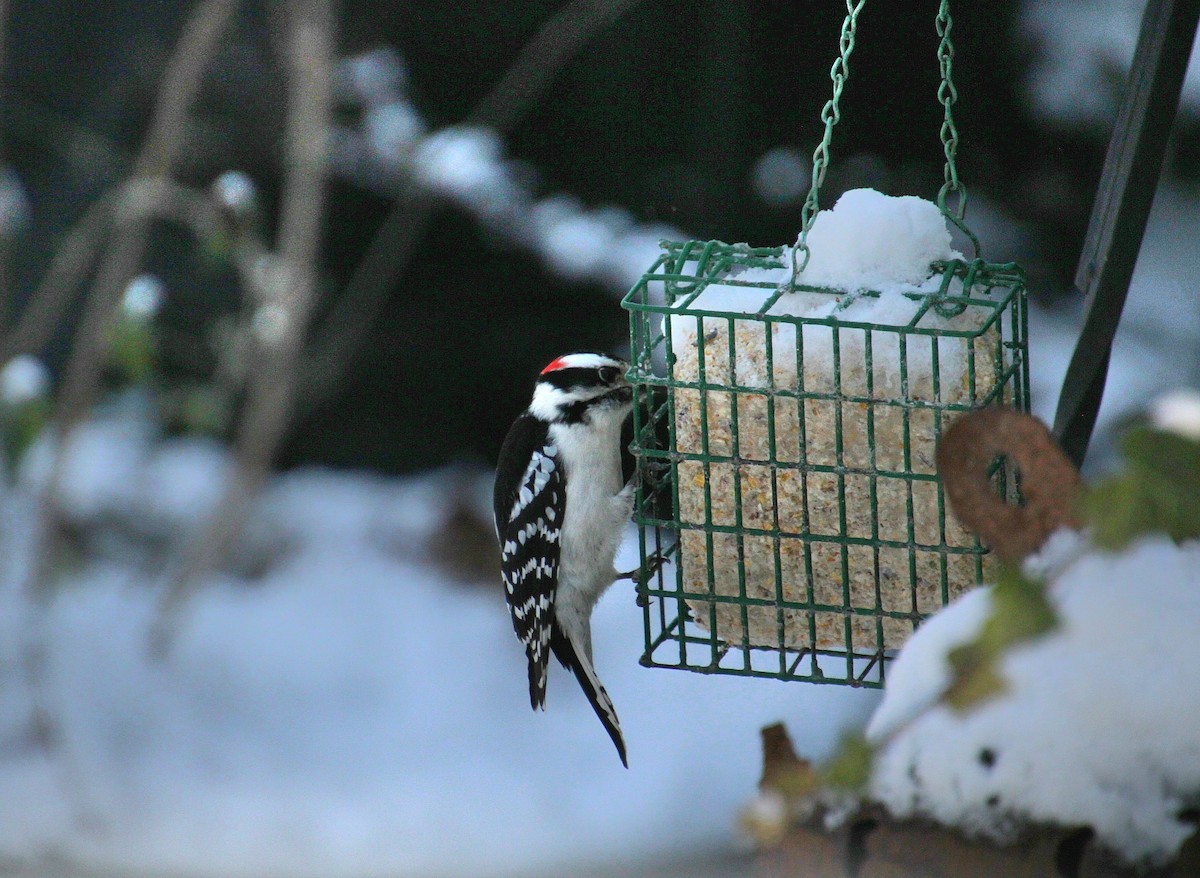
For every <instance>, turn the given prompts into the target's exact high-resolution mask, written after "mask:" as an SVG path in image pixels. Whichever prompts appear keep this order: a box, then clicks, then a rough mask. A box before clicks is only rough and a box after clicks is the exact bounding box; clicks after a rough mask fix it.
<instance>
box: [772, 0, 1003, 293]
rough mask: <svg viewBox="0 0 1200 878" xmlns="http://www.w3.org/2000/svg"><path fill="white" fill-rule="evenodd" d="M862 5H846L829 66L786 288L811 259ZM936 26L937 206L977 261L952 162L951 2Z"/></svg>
mask: <svg viewBox="0 0 1200 878" xmlns="http://www.w3.org/2000/svg"><path fill="white" fill-rule="evenodd" d="M865 2H866V0H857V2H855V0H846V20H845V21H844V22H842V36H841V40H840V44H839V48H840V51H839V53H838V57H837V60H835V61H834V62H833V67H832V69H831V70H830V71H829V77H830V79H832V80H833V97H832V98H830V99H829V101H827V102H826V104H825V107H824V109H822V110H821V121H822V122H824V123H825V132H824V134H823V136H822V137H821V142H820V143H818V144H817V148H816V150H814V151H813V164H812V168H813V169H812V184H811V186H810V188H809V190H808V197H807V198H806V199H805V200H804V208H803V210H802V212H801V215H800V216H801V221H800V238H799V240H798V241H797V242H796V246H795V247H793V248H792V274H791V277H790V278H789V279H788V284H787V286H788V289H792V288H794V286H795V283H796V275H798V274H799V273H800V272H802V271H804V269H805V267H806V266H807V265H808V260H809V257H810V256H811V255H812V254H811V253H810V252H809V249H808V232H809V229H811V228H812V224H813V220H814V219H816V216H817V212H818V211H819V209H820V203H819V199H820V192H821V185H822V184H823V183H824V182H825V169H826V168H827V167H828V165H829V143H830V141H831V140H832V139H833V126H834V125H836V124H837V123H838V121H839V120H840V119H841V117H842V114H841V110H840V108H839V103H840V101H841V97H842V89H843V88H844V87H845V84H846V79H847V78H849V76H850V53H851V52H853V51H854V35H855V31H856V29H857V26H858V14H859V12H861V11H862V8H863V4H864V3H865ZM936 26H937V34H938V37H940V41H939V43H938V50H937V57H938V67H939V69H940V71H941V83H940V84H939V85H938V101H939V102H940V103H941V104H942V106H943V107H944V108H945V114H944V116H943V117H942V130H941V137H942V151H943V152H944V153H945V154H946V166H945V170H944V172H943V178H944V182H943V183H942V188H941V189H940V190H939V191H938V195H937V205H938V208H939V209H940V210H941V212H942V215H943V216H945V217H946V219H947V220H949V221H950V222H951V223H953V224H954V225H955V226H957V227H958V228H959V229H961V230H962V232H963V234H965V235H966V236H967V237H968V238H969V239H970V241H971V244H972V245H973V246H974V248H975V256H976V257H978V256H979V239H978V238H977V237H976V236H975V233H974V232H972V231H971V230H970V229H969V228H967V225H966V222H965V221H964V217H965V216H966V211H967V187H966V186H964V185H963V183H962V182H961V181H960V180H959V179H958V168H957V166H956V165H955V161H954V160H955V156H956V155H957V153H958V129H957V128H956V127H955V125H954V113H953V110H952V108H953V106H954V103H955V102H956V101H957V100H958V89H956V88H955V87H954V75H953V73H954V71H953V68H954V43H953V41H952V40H951V38H950V31H951V29H952V28H953V26H954V20H953V19H952V18H951V17H950V0H941V5H940V7H939V8H938V14H937V21H936ZM951 192H956V193H958V206H957V208H956V210H953V211H952V210H950V209H949V208H947V207H946V196H948V195H949V194H950V193H951Z"/></svg>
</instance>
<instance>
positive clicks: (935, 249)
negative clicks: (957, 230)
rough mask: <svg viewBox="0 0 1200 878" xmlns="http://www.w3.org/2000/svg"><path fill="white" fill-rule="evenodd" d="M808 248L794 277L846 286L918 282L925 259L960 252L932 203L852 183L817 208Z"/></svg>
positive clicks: (876, 287)
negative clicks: (855, 186)
mask: <svg viewBox="0 0 1200 878" xmlns="http://www.w3.org/2000/svg"><path fill="white" fill-rule="evenodd" d="M808 249H809V252H810V253H811V254H812V255H811V256H810V257H809V260H808V265H807V266H806V267H805V269H804V271H803V272H801V273H800V274H799V275H798V276H797V278H796V280H797V282H798V283H802V284H810V285H812V286H819V287H833V288H835V289H840V290H847V291H849V292H853V291H855V290H862V289H872V290H880V291H886V290H890V289H893V288H896V287H905V286H908V287H913V286H917V285H919V284H921V283H923V282H924V281H925V279H926V278H927V277H929V265H930V263H932V262H936V261H938V260H942V259H951V258H954V257H956V256H958V255H959V254H957V253H955V252H954V251H953V250H952V249H951V247H950V232H949V230H948V229H947V228H946V220H945V218H944V217H943V216H942V213H941V211H940V210H939V209H938V206H937V205H936V204H934V203H933V202H931V201H926V200H925V199H923V198H918V197H917V196H915V195H901V196H898V197H897V196H891V195H884V194H882V193H880V192H876V191H875V190H874V189H851V190H850V191H849V192H846V193H844V194H843V195H842V197H841V198H839V199H838V200H837V203H836V204H835V205H834V206H833V208H832V209H831V210H823V211H821V212H820V213H818V214H817V216H816V219H815V220H814V221H813V225H812V228H811V229H810V230H809V233H808Z"/></svg>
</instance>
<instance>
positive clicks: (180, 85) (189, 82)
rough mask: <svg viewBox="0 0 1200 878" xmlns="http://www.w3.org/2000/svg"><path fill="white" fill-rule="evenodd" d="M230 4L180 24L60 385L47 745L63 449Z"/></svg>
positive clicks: (35, 590) (37, 719) (36, 713)
mask: <svg viewBox="0 0 1200 878" xmlns="http://www.w3.org/2000/svg"><path fill="white" fill-rule="evenodd" d="M236 8H237V0H203V2H201V3H199V4H198V5H197V6H196V7H195V9H194V10H193V11H192V14H191V16H190V17H189V18H188V20H187V22H186V23H185V25H184V30H183V34H182V36H181V38H180V40H179V43H178V45H177V46H176V49H175V52H174V54H173V55H172V56H171V59H170V61H169V62H168V64H167V69H166V71H165V72H164V76H163V84H162V87H161V89H160V90H159V93H158V96H157V99H156V102H155V107H154V114H153V117H152V120H151V125H150V132H149V134H148V135H147V138H146V140H145V142H144V144H143V146H142V150H141V152H140V154H139V155H138V158H137V160H136V162H135V164H134V172H133V175H132V178H131V179H130V180H129V181H128V183H127V184H126V185H125V186H124V187H122V190H121V192H120V194H119V195H117V196H115V203H114V204H113V206H112V210H113V211H115V212H116V214H118V215H122V214H124V213H126V212H132V213H133V214H134V216H135V219H134V220H133V221H132V222H131V223H130V224H129V225H128V227H126V228H125V229H124V230H123V233H122V234H120V235H117V236H115V237H114V240H113V247H112V249H111V251H110V252H109V254H108V257H107V258H106V259H105V260H104V262H103V264H102V265H101V267H100V270H99V272H98V275H97V278H96V281H95V283H94V285H93V287H92V289H91V292H90V295H89V297H88V299H87V301H86V304H85V306H84V315H83V318H82V321H81V325H80V328H79V330H78V331H77V333H76V340H75V347H74V350H73V351H72V354H71V358H70V360H69V361H68V364H67V369H66V374H65V377H64V379H63V384H62V387H61V389H60V391H59V396H58V401H57V404H56V407H55V416H56V421H57V427H58V431H59V445H58V453H57V454H56V455H55V457H54V462H53V464H52V468H51V471H50V477H49V479H48V481H47V484H46V487H45V488H44V490H43V493H42V496H41V502H40V504H39V510H38V530H37V541H38V545H37V548H36V551H35V553H34V563H33V567H32V568H31V570H30V573H29V578H28V580H27V584H26V591H27V593H28V595H29V597H30V600H31V603H32V606H33V607H34V617H33V621H32V623H31V627H30V631H29V633H28V639H27V643H26V645H25V650H24V656H23V658H24V661H23V664H24V667H25V673H26V679H27V682H28V686H29V692H30V698H31V701H32V726H33V736H34V738H35V740H38V741H39V742H41V743H42V744H43V745H44V746H51V745H52V744H53V742H54V741H55V740H56V738H57V735H56V732H55V730H56V724H55V723H54V721H53V719H52V714H51V712H50V709H49V704H48V702H47V693H46V691H45V685H44V683H45V665H46V656H47V653H46V639H45V613H44V608H45V606H46V604H47V603H48V602H49V600H50V596H51V593H52V589H51V585H52V583H53V581H54V571H55V567H56V565H57V563H58V560H59V556H60V554H61V551H60V549H61V545H62V540H63V533H62V527H63V525H62V520H61V515H60V512H59V509H58V506H57V498H58V494H59V490H60V486H61V484H62V477H63V469H64V452H65V449H66V448H67V447H68V445H69V443H70V438H71V436H72V434H73V432H74V430H75V428H76V427H77V426H78V424H79V423H80V421H81V420H82V419H83V418H84V417H86V415H87V412H88V411H89V410H90V408H91V405H92V403H93V401H94V399H95V397H96V395H97V393H98V391H99V387H100V378H101V373H102V369H103V365H104V356H105V342H106V339H107V336H108V330H109V326H110V325H111V321H112V319H113V314H114V312H115V310H116V306H117V304H118V302H119V301H120V297H121V293H122V291H123V290H124V288H125V286H126V285H127V284H128V282H129V280H130V279H131V278H132V277H133V276H134V275H135V274H136V272H137V270H138V268H139V267H140V265H141V262H142V258H143V255H144V253H145V248H146V242H147V239H148V235H149V227H150V216H151V214H152V211H151V210H149V209H147V206H146V203H145V199H147V198H150V199H151V200H153V193H154V192H155V191H156V190H155V185H154V184H155V181H161V180H162V179H163V178H164V177H165V176H166V175H167V174H168V173H169V171H170V168H171V165H172V164H173V162H174V159H175V158H176V156H177V155H178V153H179V150H180V148H181V146H182V144H183V141H184V137H185V135H186V132H187V124H186V123H187V117H188V113H189V111H190V108H191V106H192V104H193V102H194V101H195V97H196V95H197V93H198V92H199V90H200V85H201V82H202V81H203V77H204V72H205V70H206V69H207V66H208V63H209V61H210V59H211V58H212V55H213V52H214V50H215V48H216V46H217V40H218V39H219V37H220V35H221V33H222V32H223V31H224V30H225V27H226V25H227V24H228V22H229V19H230V17H231V16H232V14H233V12H234V10H235V9H236ZM98 221H99V220H97V222H98ZM84 270H86V269H84Z"/></svg>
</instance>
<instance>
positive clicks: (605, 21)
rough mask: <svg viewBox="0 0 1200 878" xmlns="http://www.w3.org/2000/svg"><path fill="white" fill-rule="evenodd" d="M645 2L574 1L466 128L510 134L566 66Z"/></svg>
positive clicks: (532, 44)
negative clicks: (598, 37) (587, 46)
mask: <svg viewBox="0 0 1200 878" xmlns="http://www.w3.org/2000/svg"><path fill="white" fill-rule="evenodd" d="M641 2H642V0H572V2H570V3H568V4H567V5H566V6H564V7H563V8H562V9H561V10H559V12H558V13H556V14H555V15H554V16H553V17H551V18H550V20H549V21H547V22H546V23H545V24H544V25H542V27H541V29H540V30H539V31H538V32H537V34H535V35H534V37H533V39H531V40H530V41H529V42H528V43H526V44H525V46H524V48H522V49H521V53H520V54H519V55H518V56H517V60H516V61H515V62H513V64H512V66H510V67H509V68H508V72H507V73H505V74H504V76H503V77H501V79H500V82H499V83H497V84H496V86H495V87H494V88H493V89H492V90H491V91H490V92H489V93H488V95H487V96H486V97H485V98H484V99H483V100H482V101H480V102H479V104H477V105H476V107H475V109H474V110H472V111H471V114H470V115H469V116H467V119H466V122H465V123H464V124H467V125H477V126H480V127H484V128H493V129H495V130H496V131H499V132H502V133H504V132H508V131H511V130H512V129H513V128H514V127H515V126H516V125H517V124H518V123H519V122H520V121H521V119H522V118H524V116H525V114H526V113H528V112H529V110H530V108H531V107H532V106H533V104H534V103H535V102H536V101H537V100H538V99H539V98H540V97H541V96H542V94H543V93H544V92H545V91H546V89H547V88H548V87H549V86H550V83H551V82H553V81H554V78H555V77H556V76H558V74H559V72H560V71H561V70H562V68H563V67H564V66H566V64H567V62H569V61H570V60H571V59H572V58H574V57H575V56H576V55H577V54H579V52H580V51H581V50H582V49H583V47H584V46H586V45H587V44H588V43H589V42H591V40H592V39H593V38H594V37H595V36H596V34H598V33H599V32H600V31H602V30H604V28H606V27H609V26H611V25H613V24H615V23H616V22H617V21H618V20H619V19H620V18H621V16H623V15H624V14H625V13H626V12H628V11H629V10H630V9H632V8H633V7H634V6H637V5H638V4H639V3H641Z"/></svg>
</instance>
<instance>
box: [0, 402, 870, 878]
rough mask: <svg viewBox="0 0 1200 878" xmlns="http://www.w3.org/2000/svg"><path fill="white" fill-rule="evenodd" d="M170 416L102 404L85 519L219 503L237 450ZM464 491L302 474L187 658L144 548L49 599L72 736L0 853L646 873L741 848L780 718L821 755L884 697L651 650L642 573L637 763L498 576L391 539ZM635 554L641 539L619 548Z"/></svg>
mask: <svg viewBox="0 0 1200 878" xmlns="http://www.w3.org/2000/svg"><path fill="white" fill-rule="evenodd" d="M144 435H145V432H144V431H143V430H141V429H138V428H134V427H131V426H128V425H127V426H125V427H123V428H120V427H118V426H117V425H114V424H100V425H95V426H94V427H92V426H89V427H88V428H85V430H84V431H83V432H82V433H81V436H82V438H83V440H84V441H82V442H77V443H73V445H72V447H73V448H74V449H75V454H76V455H77V459H76V460H75V461H74V462H72V463H70V464H69V466H68V472H69V473H71V474H72V475H71V476H70V478H69V479H68V480H67V484H68V486H69V494H70V497H71V508H72V510H73V511H74V515H75V516H76V517H77V518H79V519H81V520H83V525H84V526H87V521H86V516H87V515H89V514H95V515H97V516H104V515H106V514H107V512H106V510H110V509H112V508H114V507H119V508H122V509H124V514H126V515H127V516H134V515H145V514H148V513H149V511H150V510H158V511H159V514H160V515H161V516H162V517H164V518H168V517H169V518H172V519H176V520H180V519H187V518H188V517H198V516H200V515H202V514H203V513H205V512H206V511H207V510H209V509H211V507H212V504H213V502H214V498H215V496H216V494H217V488H218V486H219V483H220V479H221V478H223V477H224V475H225V473H226V471H227V469H228V463H227V461H223V460H221V459H220V455H219V453H218V452H217V450H216V449H215V448H214V447H213V446H211V445H208V444H206V443H201V442H197V441H195V440H186V441H178V440H170V441H168V442H166V443H164V444H163V446H162V448H161V450H157V451H153V450H152V451H149V452H148V451H147V449H146V444H145V442H144V438H143V437H144ZM468 482H469V484H468ZM35 483H36V482H35ZM122 485H124V486H125V487H121V486H122ZM455 492H460V493H461V492H465V493H466V495H467V497H466V499H467V502H468V503H469V504H472V505H474V504H475V503H476V501H477V498H476V494H477V493H478V490H477V489H476V487H475V482H474V481H472V480H469V479H466V478H464V476H463V474H462V472H461V471H455V470H446V471H442V472H440V473H432V474H426V475H422V476H419V477H416V478H410V479H387V478H382V477H377V476H369V475H362V474H338V473H331V472H325V471H318V470H308V471H302V472H296V473H291V474H288V475H285V476H282V477H279V478H276V479H274V480H273V481H272V482H271V484H270V485H269V486H268V490H267V493H266V496H265V497H264V498H263V500H262V501H261V502H260V503H259V504H258V505H257V506H256V508H255V510H254V513H253V515H252V520H253V529H256V530H259V531H263V532H269V533H273V534H281V535H283V536H284V537H286V538H287V540H288V541H289V542H288V545H289V551H288V552H287V553H285V554H281V555H278V556H275V558H274V562H273V564H271V565H270V566H268V568H267V569H266V571H265V573H264V574H263V575H261V576H260V577H259V578H257V579H255V580H254V581H253V582H246V581H243V580H240V579H236V578H234V577H231V576H228V575H219V574H218V575H212V576H210V577H208V578H207V581H206V582H205V583H204V584H203V585H204V587H203V589H202V591H201V592H200V593H199V595H198V596H197V598H196V600H195V602H194V604H193V605H192V607H191V611H190V612H189V613H188V614H187V616H186V624H185V626H184V628H183V630H182V632H181V637H180V640H179V642H178V644H177V648H176V649H175V651H174V653H173V654H172V656H171V657H170V659H169V660H168V661H167V662H166V663H164V664H161V665H155V664H153V663H151V662H150V661H148V659H147V657H146V646H147V636H148V627H149V624H150V620H151V618H152V615H153V612H154V607H155V603H156V601H157V597H158V593H157V589H156V585H157V583H156V582H155V581H153V580H152V579H150V578H148V576H147V574H145V573H144V572H141V571H140V569H139V567H138V566H137V565H136V563H133V562H130V563H128V564H126V562H125V561H124V559H120V560H119V562H96V561H93V562H89V563H87V564H85V565H84V566H83V567H82V568H80V569H74V570H69V571H67V572H66V573H65V574H64V579H63V580H62V583H61V585H62V587H61V588H60V589H59V591H58V593H57V596H56V597H55V599H54V601H53V603H52V605H51V607H50V610H49V616H48V618H47V619H46V630H47V632H48V636H49V650H50V653H49V661H48V664H47V668H48V681H47V687H48V688H47V692H48V693H49V696H50V700H51V705H52V709H53V711H54V712H55V713H56V715H57V716H58V718H59V719H60V720H61V722H62V725H63V728H64V730H65V734H66V745H67V751H66V754H65V756H63V757H62V758H61V760H53V759H47V758H46V757H45V756H44V755H43V754H41V753H39V752H37V751H35V750H32V749H23V748H21V747H19V746H11V745H10V746H6V747H5V748H3V749H0V788H3V789H4V790H5V795H4V796H3V797H0V851H2V852H3V853H4V855H6V856H11V857H18V858H30V859H33V858H37V857H38V856H40V855H44V854H46V853H47V852H53V853H54V855H55V856H59V857H61V858H65V859H67V860H68V861H74V862H80V863H82V864H84V865H86V866H88V867H90V868H92V869H94V870H98V871H100V872H104V873H105V874H114V873H117V872H118V871H119V870H129V871H136V872H138V873H140V874H155V873H166V872H171V873H181V874H190V875H211V876H260V875H271V876H273V878H285V876H321V878H336V876H343V875H344V876H355V878H359V876H368V875H388V876H405V875H430V874H438V875H471V876H486V875H501V874H503V875H512V874H530V873H533V872H541V873H546V874H555V873H557V874H569V873H570V872H572V871H573V870H575V869H577V868H579V867H582V866H584V865H586V864H588V863H599V862H604V863H608V864H614V863H616V865H614V866H613V868H621V867H622V864H629V863H633V862H636V861H638V860H644V859H650V858H653V857H657V856H668V855H673V854H679V853H681V852H682V851H684V850H687V849H694V848H695V847H696V846H698V845H699V846H703V847H705V848H711V847H713V846H714V845H718V844H720V843H721V842H722V841H723V840H724V841H725V842H727V843H728V844H729V845H732V844H733V843H734V819H735V815H736V812H737V809H738V807H739V805H740V804H741V803H742V802H743V801H745V800H746V799H747V798H749V797H750V795H751V794H752V792H753V789H754V784H755V780H756V778H757V776H758V773H759V770H760V764H759V763H760V755H759V752H758V748H757V740H758V730H759V728H760V727H761V726H763V725H765V724H768V723H771V722H775V721H780V720H784V721H786V722H787V723H788V725H789V727H790V728H791V730H792V732H793V734H794V735H796V737H797V740H803V741H804V746H805V750H806V752H807V753H809V754H813V755H816V756H820V755H821V754H822V753H827V752H828V751H829V750H831V749H832V747H833V746H834V744H835V742H836V739H837V737H838V735H839V733H840V731H842V730H844V729H847V728H851V727H855V726H857V725H860V724H861V723H862V722H863V721H865V719H866V715H867V713H868V711H869V709H870V708H871V707H872V706H873V705H874V702H875V697H874V696H873V695H872V694H870V693H864V692H857V691H852V690H848V689H843V688H836V687H798V686H781V685H779V684H778V683H777V682H774V681H770V680H747V679H740V678H736V679H735V678H722V679H714V678H710V677H703V676H700V675H696V674H685V673H671V672H666V671H651V670H646V669H644V668H641V667H640V666H639V665H638V663H637V656H638V655H639V654H640V653H641V649H642V642H641V641H642V616H641V612H642V611H641V610H640V609H638V608H637V607H636V606H635V604H634V601H633V595H632V593H631V591H630V589H629V587H628V584H625V585H624V586H622V585H621V584H618V585H616V586H614V588H613V589H612V590H611V591H610V593H609V594H608V595H607V596H606V597H605V598H604V599H603V600H602V601H601V602H600V604H599V606H598V607H597V610H596V613H595V616H594V620H593V629H594V633H595V648H596V665H597V669H598V672H599V674H600V677H601V679H602V680H603V681H604V684H605V686H606V688H607V689H608V691H609V693H610V694H611V695H612V697H613V700H614V702H615V703H616V705H617V709H618V711H619V712H620V716H621V722H622V726H623V729H624V731H625V736H626V739H627V741H628V742H629V748H630V753H629V756H630V765H631V768H630V769H629V770H628V771H626V770H625V769H623V768H621V766H620V763H619V761H618V760H617V757H616V754H615V752H614V751H613V750H612V747H611V744H610V742H609V741H608V738H607V736H606V735H605V734H604V731H603V729H602V727H601V726H600V724H599V723H598V722H597V720H596V718H595V715H594V713H593V712H592V710H591V708H590V707H589V705H588V704H587V701H586V699H584V698H583V696H582V693H581V692H580V691H579V688H578V685H577V684H576V683H575V681H574V680H573V679H572V678H571V677H570V676H569V675H568V674H567V673H566V672H565V671H562V670H561V669H560V668H559V667H557V665H556V666H555V667H554V668H553V669H552V670H551V678H550V685H549V708H548V710H547V711H546V712H545V713H542V712H538V713H534V712H532V711H531V710H530V709H529V700H528V692H527V681H526V668H525V657H524V655H523V653H522V651H521V649H520V645H519V643H518V642H517V640H516V638H515V637H514V636H513V633H512V623H511V621H510V619H509V615H508V611H507V610H506V608H505V606H504V602H503V598H502V592H501V585H500V579H499V575H498V573H497V575H496V577H495V584H494V588H490V589H479V588H478V587H472V586H469V585H467V584H465V583H462V582H459V581H456V580H455V579H453V577H452V576H451V575H450V574H448V573H446V572H445V570H443V569H441V568H438V567H434V566H432V565H431V564H429V563H426V562H425V561H424V560H423V556H420V555H418V554H416V553H413V557H409V556H408V555H398V554H397V553H396V552H394V551H392V550H391V549H390V546H391V545H393V544H394V543H395V542H396V541H397V540H404V539H413V540H416V539H420V538H421V537H422V536H425V535H429V534H431V533H432V532H433V531H434V530H435V529H436V528H438V527H440V526H441V523H442V521H443V519H444V514H445V507H446V503H445V501H446V499H447V498H449V497H452V496H453V495H454V494H455ZM6 499H7V500H8V501H9V502H6V503H4V504H0V515H3V516H4V518H3V523H4V529H3V531H0V537H3V539H4V545H3V546H2V547H0V549H2V550H0V577H3V579H0V687H2V688H3V691H4V692H5V693H7V694H6V696H5V698H4V699H0V740H4V741H7V742H11V741H16V740H20V730H21V729H22V728H23V726H24V723H26V722H27V720H28V700H27V692H26V689H25V687H24V683H23V678H22V677H21V676H20V671H19V669H20V667H21V664H20V654H19V652H18V650H19V645H20V644H21V643H22V642H24V636H23V635H22V634H21V631H20V629H19V627H18V626H19V623H20V622H21V621H22V620H25V619H27V618H28V608H27V603H26V601H25V598H24V597H23V595H22V591H21V588H20V583H22V582H24V570H25V569H26V565H27V564H28V562H29V551H28V546H29V543H30V532H29V526H30V522H31V521H32V520H33V516H32V515H31V514H29V512H30V510H31V509H32V508H33V502H32V497H31V496H30V495H28V494H25V493H22V494H15V495H10V496H9V497H8V498H6ZM122 504H123V505H122ZM192 526H194V523H193V525H192ZM381 534H382V535H383V536H385V537H386V538H385V539H380V536H381ZM632 535H633V531H632V530H631V531H630V537H632ZM635 557H636V541H635V540H633V539H627V540H626V544H625V546H624V549H623V551H622V553H621V556H620V557H619V559H618V561H617V566H618V568H619V569H628V568H629V567H630V566H632V565H633V564H634V563H635ZM414 558H416V559H417V560H414ZM717 705H719V707H715V706H717ZM64 766H69V772H67V770H66V769H64ZM65 778H67V779H69V782H64V779H65ZM81 826H82V827H84V828H83V829H81Z"/></svg>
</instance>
